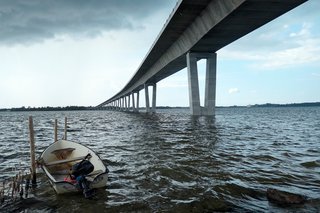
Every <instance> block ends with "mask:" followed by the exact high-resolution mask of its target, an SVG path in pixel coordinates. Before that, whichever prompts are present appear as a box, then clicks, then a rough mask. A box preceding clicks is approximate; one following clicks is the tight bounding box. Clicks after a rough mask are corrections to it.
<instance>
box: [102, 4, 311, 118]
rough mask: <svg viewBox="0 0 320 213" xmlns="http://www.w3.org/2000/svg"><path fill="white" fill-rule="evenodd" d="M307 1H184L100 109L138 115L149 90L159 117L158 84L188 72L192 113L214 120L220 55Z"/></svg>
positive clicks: (152, 108)
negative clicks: (201, 67)
mask: <svg viewBox="0 0 320 213" xmlns="http://www.w3.org/2000/svg"><path fill="white" fill-rule="evenodd" d="M306 1H307V0H196V1H195V0H180V1H179V2H178V3H177V4H176V6H175V8H174V9H173V11H172V13H171V14H170V16H169V18H168V20H167V22H166V24H165V25H164V27H163V28H162V30H161V32H160V33H159V35H158V37H157V38H156V40H155V42H154V43H153V45H152V47H151V49H150V50H149V52H148V53H147V55H146V57H145V58H144V60H143V62H142V63H141V65H140V67H139V68H138V70H137V71H136V73H135V74H134V76H133V77H132V78H131V80H130V81H129V82H128V83H127V84H126V85H125V86H124V88H123V89H122V90H121V91H119V92H118V93H117V94H116V95H114V96H113V97H111V98H110V99H108V100H106V101H105V102H103V103H101V104H100V105H99V106H98V107H101V106H112V107H115V108H120V109H129V108H130V109H132V110H133V111H139V97H140V95H139V92H140V91H141V90H143V89H144V90H145V104H146V111H147V112H155V109H156V99H157V89H156V88H157V87H156V85H157V82H159V81H161V80H162V79H164V78H166V77H168V76H170V75H172V74H174V73H176V72H178V71H180V70H182V69H183V68H185V67H187V69H188V85H189V104H190V110H191V114H192V115H214V114H215V102H216V72H217V69H216V64H217V54H216V52H217V51H218V50H219V49H221V48H223V47H225V46H226V45H228V44H230V43H232V42H233V41H235V40H237V39H239V38H241V37H243V36H244V35H246V34H248V33H250V32H252V31H254V30H255V29H257V28H259V27H261V26H262V25H264V24H266V23H268V22H270V21H272V20H273V19H275V18H277V17H279V16H281V15H282V14H284V13H286V12H288V11H290V10H291V9H293V8H295V7H297V6H299V5H300V4H302V3H304V2H306ZM200 59H206V60H207V62H206V63H207V65H206V79H205V95H204V99H205V101H204V102H205V103H204V106H201V105H200V94H199V82H198V68H197V61H198V60H200ZM150 86H151V87H152V89H153V93H152V104H151V106H150V101H149V87H150ZM130 97H131V98H130ZM130 99H131V100H130ZM130 103H132V105H131V104H130Z"/></svg>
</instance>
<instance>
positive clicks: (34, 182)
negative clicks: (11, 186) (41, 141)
mask: <svg viewBox="0 0 320 213" xmlns="http://www.w3.org/2000/svg"><path fill="white" fill-rule="evenodd" d="M29 139H30V140H29V142H30V158H31V168H30V169H31V178H32V185H34V186H35V185H37V175H36V154H35V145H34V131H33V120H32V116H29Z"/></svg>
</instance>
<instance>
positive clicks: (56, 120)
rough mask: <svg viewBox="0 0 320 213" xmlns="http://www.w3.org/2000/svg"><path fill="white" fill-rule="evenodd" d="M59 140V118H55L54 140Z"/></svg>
mask: <svg viewBox="0 0 320 213" xmlns="http://www.w3.org/2000/svg"><path fill="white" fill-rule="evenodd" d="M57 141H58V119H55V120H54V142H57Z"/></svg>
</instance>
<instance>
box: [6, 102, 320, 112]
mask: <svg viewBox="0 0 320 213" xmlns="http://www.w3.org/2000/svg"><path fill="white" fill-rule="evenodd" d="M315 106H320V102H306V103H292V104H271V103H266V104H255V105H250V106H230V107H315ZM172 108H174V109H177V108H178V109H180V108H186V107H169V106H158V107H157V109H172ZM218 108H220V107H219V106H218ZM221 108H229V107H221ZM106 109H109V108H108V107H99V108H97V107H93V106H66V107H50V106H46V107H24V106H23V107H19V108H4V109H0V111H11V112H20V111H74V110H106ZM141 109H143V107H142V108H141Z"/></svg>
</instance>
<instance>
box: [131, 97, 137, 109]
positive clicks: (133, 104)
mask: <svg viewBox="0 0 320 213" xmlns="http://www.w3.org/2000/svg"><path fill="white" fill-rule="evenodd" d="M131 96H132V111H133V112H134V111H136V107H135V101H134V92H132V93H131Z"/></svg>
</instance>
